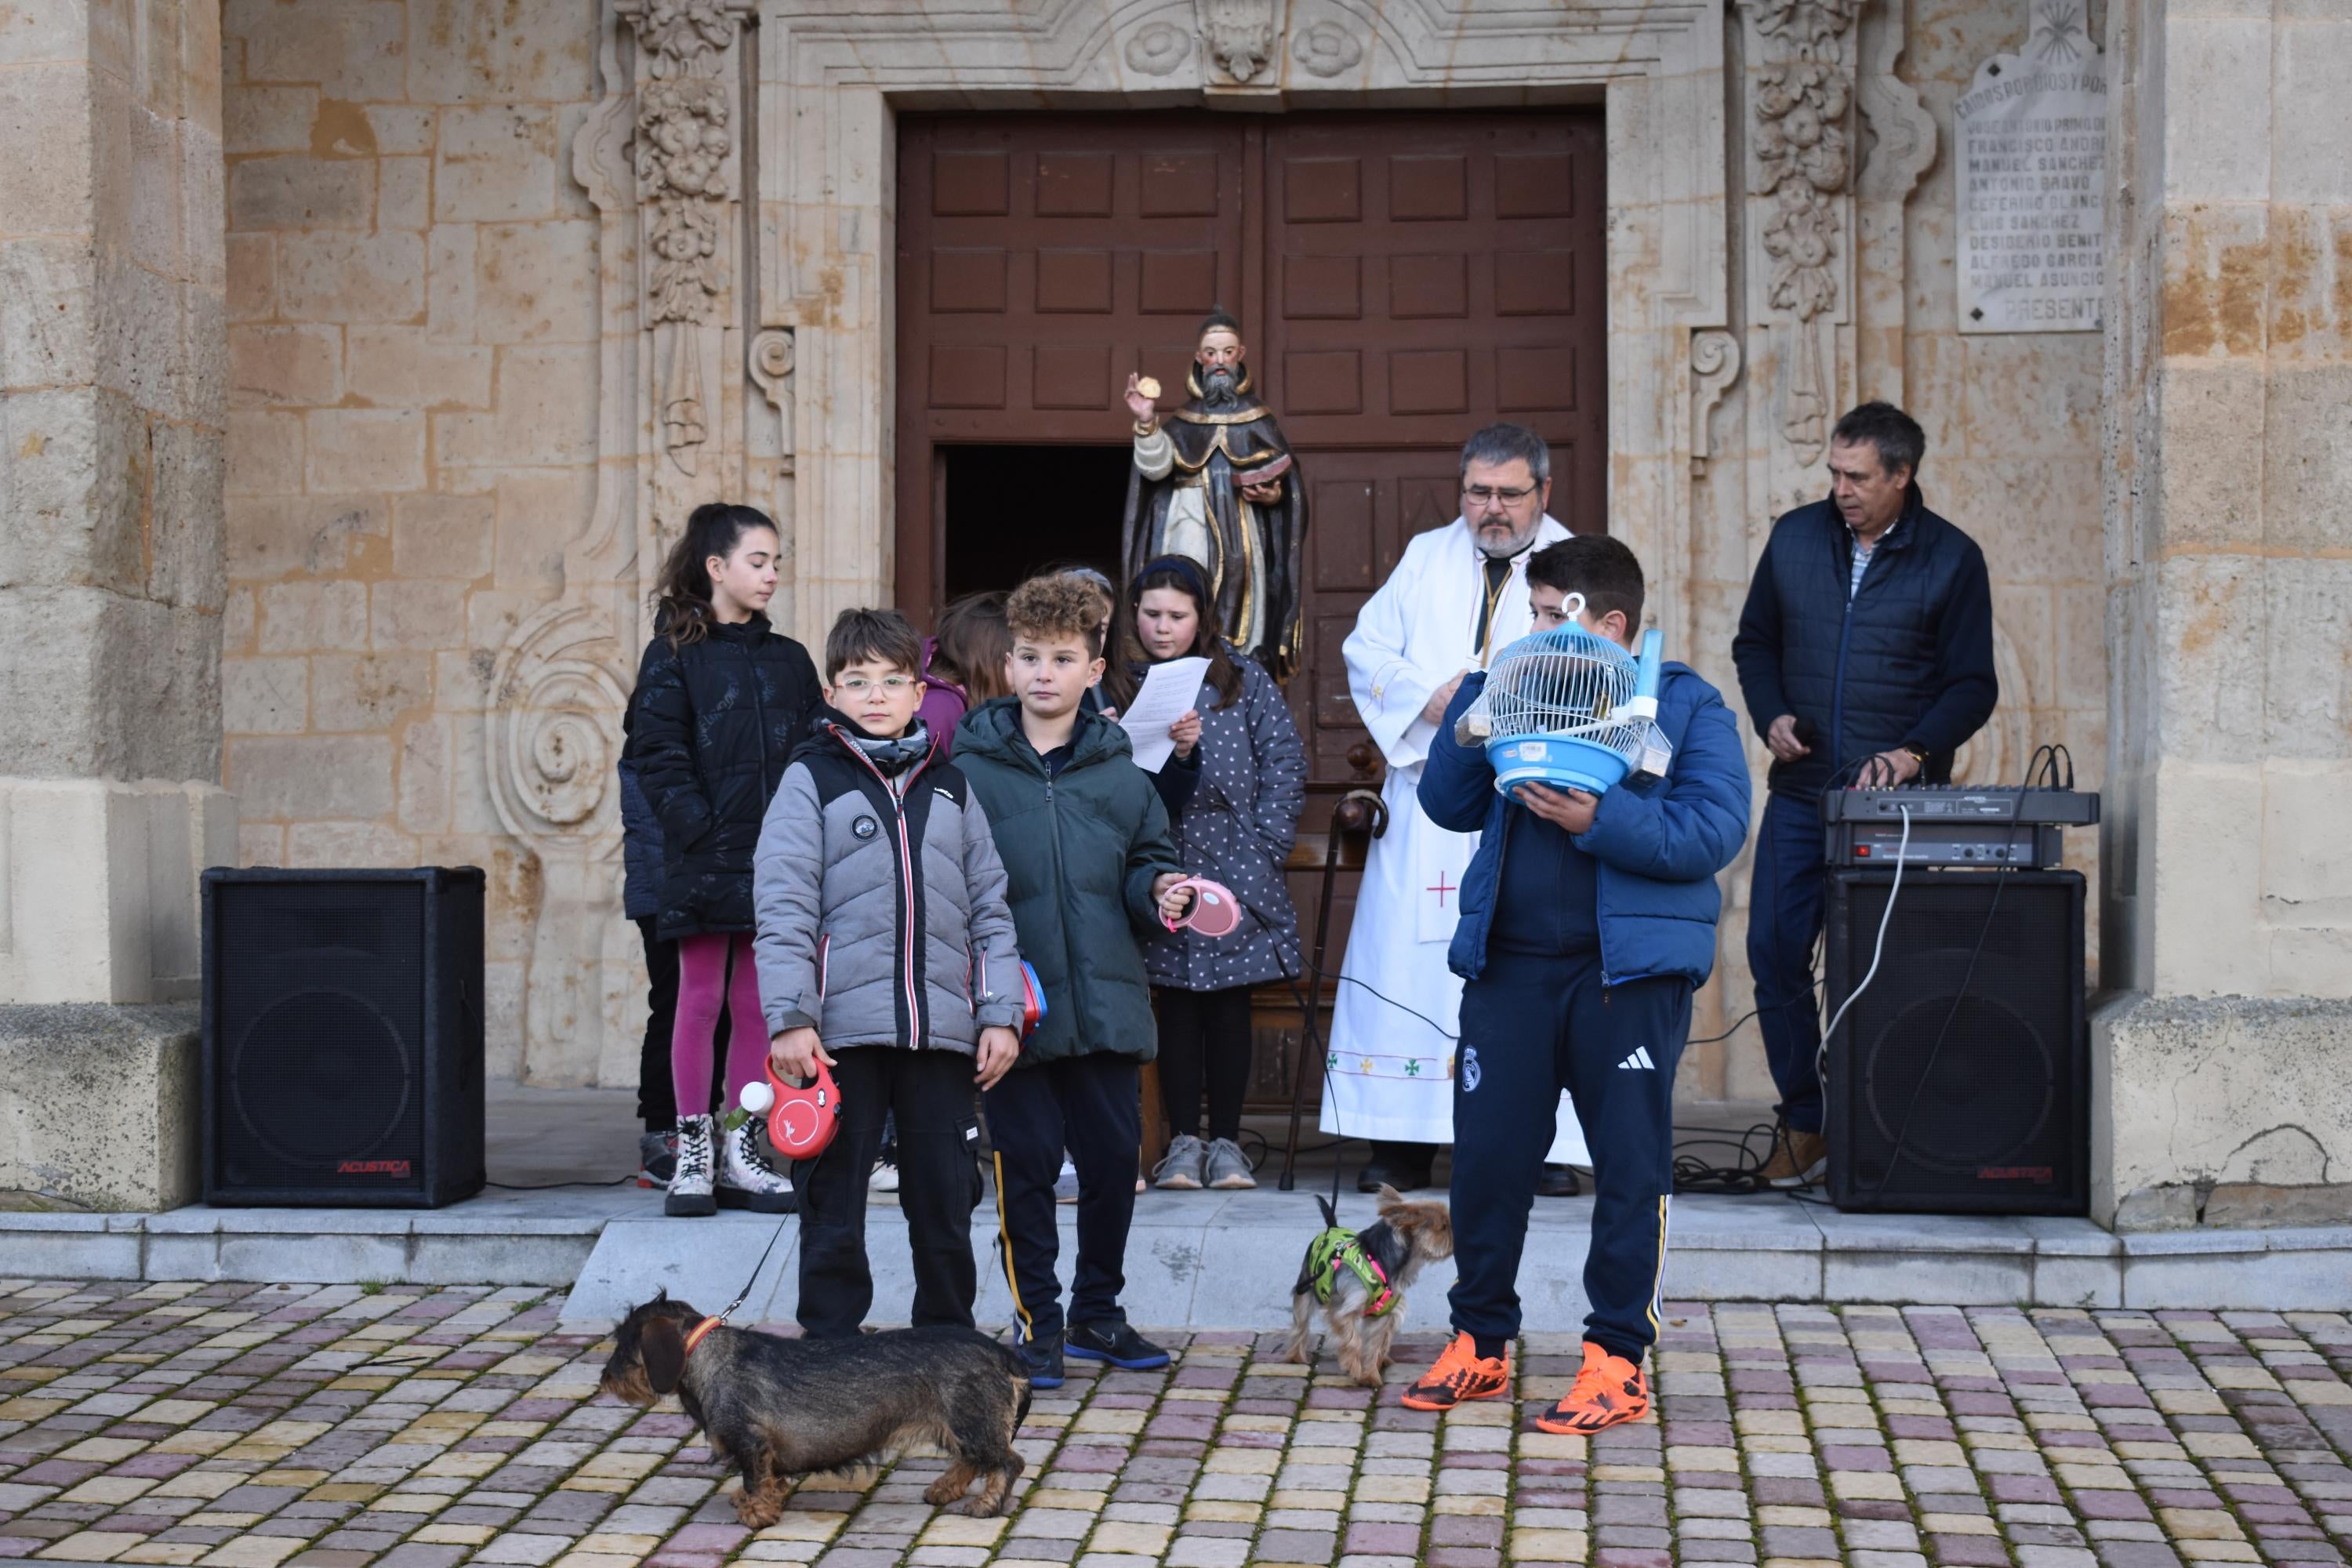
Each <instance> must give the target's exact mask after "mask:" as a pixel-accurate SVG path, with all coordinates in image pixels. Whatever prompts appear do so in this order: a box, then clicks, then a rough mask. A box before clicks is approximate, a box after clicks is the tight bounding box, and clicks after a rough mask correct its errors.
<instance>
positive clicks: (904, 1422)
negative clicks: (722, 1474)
mask: <svg viewBox="0 0 2352 1568" xmlns="http://www.w3.org/2000/svg"><path fill="white" fill-rule="evenodd" d="M613 1340H614V1345H613V1354H612V1357H611V1359H610V1360H608V1361H607V1362H605V1363H604V1378H603V1380H602V1382H601V1384H600V1385H599V1386H600V1387H601V1388H602V1389H603V1391H604V1393H606V1394H612V1395H613V1396H614V1398H616V1399H622V1400H625V1401H626V1402H628V1403H629V1404H631V1405H642V1406H645V1407H646V1408H651V1407H652V1406H653V1405H655V1404H656V1402H657V1401H658V1400H659V1399H660V1398H661V1396H662V1395H663V1394H669V1393H672V1392H675V1393H676V1394H677V1397H678V1402H679V1403H680V1404H681V1405H685V1406H686V1413H687V1415H688V1416H689V1417H690V1418H692V1420H693V1421H694V1423H695V1425H696V1426H699V1427H701V1428H702V1433H703V1437H704V1440H705V1441H706V1442H708V1443H709V1446H710V1452H711V1454H712V1456H713V1457H714V1458H718V1459H719V1460H721V1461H723V1462H725V1463H730V1464H732V1465H734V1466H736V1467H737V1468H739V1469H740V1470H741V1471H742V1472H743V1490H742V1494H741V1495H740V1496H739V1497H738V1498H736V1500H735V1517H736V1518H737V1519H739V1520H740V1521H742V1522H743V1523H745V1524H747V1525H750V1526H751V1527H752V1528H753V1529H763V1528H765V1527H766V1526H768V1525H771V1524H773V1523H775V1522H776V1521H777V1520H778V1519H780V1518H781V1517H782V1514H783V1509H784V1498H785V1496H786V1495H787V1490H788V1488H787V1485H786V1481H787V1478H790V1477H795V1476H804V1475H810V1474H814V1473H816V1472H818V1471H825V1470H843V1469H850V1468H856V1467H859V1466H874V1465H881V1464H884V1463H886V1462H887V1461H888V1460H890V1459H893V1458H897V1457H898V1456H899V1455H900V1454H902V1453H904V1452H905V1451H906V1450H907V1448H908V1447H910V1446H912V1445H914V1444H917V1443H930V1444H934V1445H936V1446H937V1447H940V1448H942V1449H944V1450H945V1451H946V1452H947V1455H948V1457H949V1458H950V1461H951V1463H950V1466H949V1468H948V1472H947V1474H945V1475H943V1476H941V1477H940V1479H938V1480H937V1481H935V1482H933V1483H932V1485H931V1486H930V1488H929V1489H928V1490H926V1491H925V1492H924V1493H923V1496H924V1498H925V1500H928V1501H929V1502H930V1503H932V1504H933V1505H934V1506H940V1507H945V1506H947V1505H950V1504H955V1503H958V1500H961V1505H960V1506H961V1511H962V1512H964V1513H968V1514H971V1515H973V1516H974V1517H976V1518H982V1519H986V1518H989V1517H991V1516H992V1515H995V1514H999V1513H1002V1512H1003V1511H1004V1510H1005V1504H1006V1501H1007V1500H1008V1499H1009V1497H1010V1496H1011V1494H1012V1490H1013V1482H1015V1481H1017V1480H1019V1479H1021V1470H1022V1464H1021V1456H1020V1455H1019V1454H1017V1453H1015V1452H1014V1451H1013V1434H1014V1433H1016V1432H1018V1431H1019V1430H1020V1429H1021V1423H1022V1422H1023V1420H1024V1419H1025V1418H1026V1417H1027V1415H1028V1414H1029V1378H1028V1373H1027V1370H1026V1369H1025V1368H1024V1366H1023V1365H1022V1363H1021V1359H1020V1358H1019V1357H1018V1356H1016V1355H1015V1354H1013V1352H1011V1351H1009V1350H1007V1349H1006V1348H1005V1347H1004V1346H1003V1345H1001V1344H998V1343H997V1342H995V1341H994V1340H992V1339H990V1338H989V1337H988V1336H987V1335H985V1334H982V1333H979V1332H977V1331H973V1330H971V1329H959V1328H927V1329H896V1330H892V1331H888V1332H887V1333H878V1334H864V1335H861V1336H859V1337H858V1338H856V1339H854V1340H787V1339H780V1338H778V1337H777V1336H775V1335H773V1334H761V1333H754V1332H752V1331H750V1330H746V1329H733V1328H728V1327H726V1326H725V1325H723V1324H713V1323H710V1322H709V1321H708V1320H706V1319H705V1318H704V1317H703V1315H702V1313H700V1312H699V1311H697V1310H695V1309H694V1308H692V1307H690V1306H688V1305H687V1304H686V1303H685V1302H684V1301H673V1300H670V1299H669V1296H668V1293H667V1291H665V1292H663V1293H662V1294H660V1295H657V1296H656V1297H655V1298H654V1299H653V1300H650V1301H647V1302H646V1304H645V1305H643V1306H641V1307H635V1308H632V1309H631V1310H630V1311H629V1314H628V1316H627V1317H625V1318H623V1319H622V1320H621V1322H620V1326H619V1327H617V1328H616V1329H614V1331H613ZM975 1479H977V1480H979V1481H980V1482H981V1489H980V1490H979V1492H978V1493H977V1494H976V1495H974V1496H972V1497H971V1498H968V1499H967V1498H965V1497H964V1493H965V1492H966V1491H967V1490H968V1489H970V1488H971V1483H972V1482H973V1481H974V1480H975Z"/></svg>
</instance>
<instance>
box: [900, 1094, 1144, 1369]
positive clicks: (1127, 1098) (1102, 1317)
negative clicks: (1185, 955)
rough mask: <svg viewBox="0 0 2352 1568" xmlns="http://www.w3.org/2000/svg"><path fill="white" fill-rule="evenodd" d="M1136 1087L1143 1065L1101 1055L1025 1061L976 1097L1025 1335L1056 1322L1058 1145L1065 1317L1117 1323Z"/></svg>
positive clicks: (1137, 1137) (1031, 1337)
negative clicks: (1070, 1216)
mask: <svg viewBox="0 0 2352 1568" xmlns="http://www.w3.org/2000/svg"><path fill="white" fill-rule="evenodd" d="M1142 1093H1143V1068H1142V1064H1141V1063H1139V1062H1138V1061H1137V1060H1136V1059H1135V1058H1133V1057H1123V1056H1118V1055H1115V1054H1113V1053H1111V1052H1108V1051H1093V1052H1089V1053H1087V1055H1085V1056H1077V1057H1063V1058H1057V1059H1055V1060H1054V1061H1047V1062H1034V1063H1024V1065H1022V1066H1020V1067H1016V1068H1013V1070H1012V1071H1011V1072H1009V1073H1006V1074H1005V1075H1004V1076H1003V1078H1001V1079H998V1080H997V1083H996V1087H995V1088H994V1089H984V1090H982V1093H981V1097H980V1098H981V1106H982V1109H983V1110H985V1111H986V1112H987V1115H988V1138H989V1142H990V1143H991V1144H992V1146H993V1147H994V1148H995V1151H996V1220H997V1246H998V1247H999V1250H1000V1251H1001V1253H1002V1255H1003V1262H1004V1278H1005V1281H1006V1283H1008V1284H1010V1285H1011V1286H1012V1287H1013V1312H1014V1314H1015V1315H1016V1316H1018V1317H1019V1319H1020V1320H1021V1321H1020V1329H1021V1338H1022V1339H1023V1340H1024V1341H1049V1340H1051V1339H1052V1338H1053V1337H1054V1336H1055V1335H1056V1334H1058V1333H1060V1332H1062V1331H1063V1329H1064V1326H1065V1320H1064V1317H1063V1311H1062V1283H1061V1281H1060V1280H1059V1279H1056V1278H1055V1273H1054V1267H1055V1262H1056V1260H1057V1259H1058V1258H1059V1257H1060V1254H1061V1247H1062V1235H1061V1231H1060V1230H1059V1229H1058V1228H1057V1226H1056V1222H1055V1205H1054V1183H1055V1179H1056V1178H1058V1177H1059V1176H1060V1175H1061V1173H1062V1151H1063V1150H1065V1149H1066V1150H1068V1151H1069V1152H1070V1163H1072V1164H1074V1165H1076V1167H1077V1171H1078V1216H1077V1217H1078V1258H1077V1265H1076V1268H1073V1269H1072V1270H1071V1272H1070V1306H1069V1315H1068V1319H1067V1321H1068V1322H1071V1323H1078V1324H1082V1325H1083V1324H1108V1323H1116V1322H1120V1321H1125V1318H1126V1314H1125V1313H1124V1312H1123V1311H1121V1310H1119V1305H1118V1293H1119V1291H1120V1290H1122V1289H1125V1288H1126V1286H1127V1231H1128V1226H1129V1223H1130V1222H1131V1221H1132V1220H1133V1219H1134V1218H1135V1178H1136V1174H1137V1165H1136V1161H1137V1159H1138V1158H1139V1153H1140V1151H1141V1149H1142V1146H1143V1099H1142ZM902 1190H903V1189H902Z"/></svg>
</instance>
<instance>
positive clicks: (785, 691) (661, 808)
mask: <svg viewBox="0 0 2352 1568" xmlns="http://www.w3.org/2000/svg"><path fill="white" fill-rule="evenodd" d="M823 696H824V694H823V693H822V691H820V690H819V689H818V685H817V678H816V666H815V665H814V663H812V662H811V661H810V659H809V656H808V650H807V649H806V648H804V647H801V645H800V644H798V643H796V642H794V641H793V640H792V638H790V637H782V636H779V635H778V634H777V633H776V632H775V631H774V630H772V628H771V627H770V626H769V624H768V617H767V616H752V617H751V619H750V620H749V621H746V622H741V623H740V624H737V625H733V626H714V627H712V628H711V630H710V632H709V635H708V636H707V637H704V638H703V639H702V640H701V641H700V642H694V643H688V645H687V646H686V647H682V648H679V647H671V646H670V641H669V639H668V638H667V637H656V638H654V640H653V641H652V642H650V643H647V644H646V654H645V658H643V659H642V660H641V661H640V662H639V663H638V665H637V691H636V698H635V704H636V723H635V731H636V732H635V735H633V736H632V737H631V748H632V752H633V754H634V756H635V762H636V768H637V782H638V784H640V785H641V786H642V787H643V788H644V790H645V792H646V799H647V800H648V801H650V802H652V804H653V808H654V815H655V816H657V817H659V818H660V819H661V832H662V896H661V915H660V920H659V924H658V925H657V927H656V930H657V931H659V933H660V934H661V936H663V937H664V938H665V939H669V940H675V939H677V938H678V937H683V936H694V935H698V934H699V933H701V932H704V931H750V930H751V929H752V925H753V917H752V912H751V851H752V850H753V849H754V848H755V847H758V845H759V842H760V823H761V818H762V817H764V816H766V814H767V810H768V797H769V796H771V795H774V794H775V793H776V786H777V785H778V784H781V783H782V782H783V777H784V765H785V763H788V762H789V761H791V759H792V753H793V747H794V746H796V745H798V744H799V743H800V742H801V739H802V737H803V736H804V735H805V734H806V733H807V731H808V724H809V718H810V716H811V715H812V714H814V712H815V711H816V710H817V707H818V705H819V704H820V703H821V702H822V700H823Z"/></svg>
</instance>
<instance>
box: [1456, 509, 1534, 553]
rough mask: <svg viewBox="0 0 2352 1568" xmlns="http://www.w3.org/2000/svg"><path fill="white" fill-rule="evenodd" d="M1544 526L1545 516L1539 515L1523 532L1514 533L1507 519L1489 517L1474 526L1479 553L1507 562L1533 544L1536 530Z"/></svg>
mask: <svg viewBox="0 0 2352 1568" xmlns="http://www.w3.org/2000/svg"><path fill="white" fill-rule="evenodd" d="M1542 526H1543V516H1542V514H1541V513H1538V514H1537V515H1536V516H1535V517H1533V518H1530V519H1529V520H1528V526H1527V528H1526V529H1525V531H1519V532H1513V531H1511V525H1510V521H1509V520H1508V519H1507V518H1499V517H1493V516H1491V515H1490V516H1489V517H1488V518H1486V520H1485V521H1480V522H1477V523H1474V524H1473V525H1472V531H1473V533H1474V534H1475V537H1476V539H1477V541H1478V551H1479V553H1481V554H1483V555H1486V556H1488V557H1490V558H1492V559H1494V560H1496V561H1507V560H1509V559H1510V558H1511V557H1512V556H1514V555H1517V553H1518V552H1520V551H1522V550H1525V549H1526V548H1527V547H1528V544H1529V543H1531V542H1533V541H1534V539H1535V536H1536V530H1537V529H1538V528H1540V527H1542Z"/></svg>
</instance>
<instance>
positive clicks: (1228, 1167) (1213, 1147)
mask: <svg viewBox="0 0 2352 1568" xmlns="http://www.w3.org/2000/svg"><path fill="white" fill-rule="evenodd" d="M1205 1169H1206V1176H1205V1178H1204V1179H1205V1180H1206V1181H1207V1182H1208V1184H1209V1185H1211V1186H1213V1187H1214V1188H1216V1189H1217V1190H1218V1191H1219V1192H1224V1193H1231V1192H1238V1191H1240V1190H1241V1189H1242V1188H1244V1187H1254V1186H1256V1185H1257V1178H1256V1177H1255V1176H1254V1175H1252V1174H1250V1163H1249V1156H1248V1155H1247V1154H1244V1153H1243V1152H1242V1146H1241V1145H1240V1144H1238V1143H1236V1142H1234V1141H1233V1140H1232V1139H1230V1138H1220V1139H1217V1140H1216V1141H1215V1142H1212V1143H1211V1144H1210V1145H1209V1157H1208V1160H1207V1161H1206V1162H1205Z"/></svg>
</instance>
